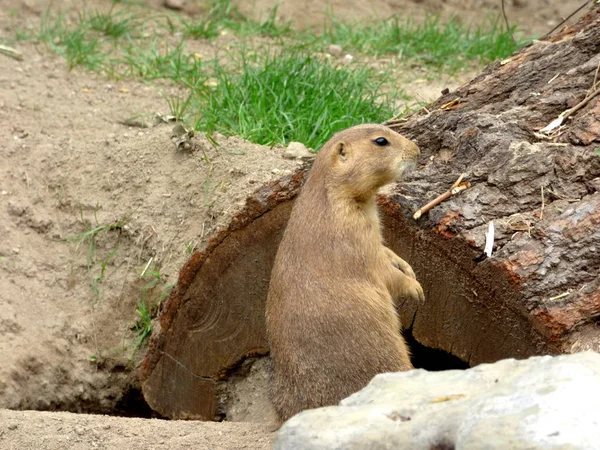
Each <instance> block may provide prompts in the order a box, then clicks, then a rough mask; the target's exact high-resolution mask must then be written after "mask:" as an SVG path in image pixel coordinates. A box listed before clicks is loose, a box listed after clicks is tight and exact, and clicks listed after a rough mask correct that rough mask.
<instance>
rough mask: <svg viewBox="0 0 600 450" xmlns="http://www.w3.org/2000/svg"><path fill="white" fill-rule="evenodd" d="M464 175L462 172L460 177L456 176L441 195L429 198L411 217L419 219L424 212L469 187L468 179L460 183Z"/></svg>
mask: <svg viewBox="0 0 600 450" xmlns="http://www.w3.org/2000/svg"><path fill="white" fill-rule="evenodd" d="M464 177H465V174H464V173H463V174H461V175H460V177H458V179H457V180H456V182H455V183H454V184H453V185H452V187H451V188H450V190H448V191H446V192H444V193H443V194H442V195H439V196H438V197H436V198H434V199H433V200H431V201H430V202H429V203H427V204H426V205H425V206H422V207H421V208H419V209H418V210H417V211H416V212H415V213H414V214H413V219H415V220H418V219H420V218H421V216H422V215H423V214H425V213H426V212H429V211H430V210H431V209H433V208H435V207H436V206H437V205H439V204H440V203H442V202H444V201H446V200H448V199H449V198H450V197H453V196H455V195H457V194H459V193H460V192H462V191H464V190H465V189H468V188H469V187H471V183H469V182H468V181H465V182H462V183H461V181H462V179H463V178H464Z"/></svg>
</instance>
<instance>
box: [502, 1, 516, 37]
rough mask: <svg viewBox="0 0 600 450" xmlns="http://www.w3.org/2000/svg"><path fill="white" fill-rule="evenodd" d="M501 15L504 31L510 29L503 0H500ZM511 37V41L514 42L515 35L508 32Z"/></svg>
mask: <svg viewBox="0 0 600 450" xmlns="http://www.w3.org/2000/svg"><path fill="white" fill-rule="evenodd" d="M502 16H503V17H504V23H505V24H506V31H509V30H510V25H509V24H508V17H506V11H505V10H504V0H502ZM510 37H511V39H512V40H513V42H514V43H515V44H516V43H517V40H516V39H515V37H514V36H513V34H512V33H511V34H510Z"/></svg>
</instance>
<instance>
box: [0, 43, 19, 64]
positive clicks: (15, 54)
mask: <svg viewBox="0 0 600 450" xmlns="http://www.w3.org/2000/svg"><path fill="white" fill-rule="evenodd" d="M0 53H3V54H5V55H6V56H8V57H10V58H13V59H16V60H18V61H23V53H21V52H20V51H19V50H16V49H14V48H12V47H7V46H6V45H1V44H0Z"/></svg>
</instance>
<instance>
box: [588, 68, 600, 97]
mask: <svg viewBox="0 0 600 450" xmlns="http://www.w3.org/2000/svg"><path fill="white" fill-rule="evenodd" d="M599 70H600V61H598V65H597V66H596V72H595V73H594V83H592V87H591V88H590V90H589V91H588V94H589V93H590V92H591V91H593V90H594V89H597V87H598V71H599Z"/></svg>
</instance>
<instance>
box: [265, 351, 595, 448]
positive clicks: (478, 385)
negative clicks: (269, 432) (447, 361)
mask: <svg viewBox="0 0 600 450" xmlns="http://www.w3.org/2000/svg"><path fill="white" fill-rule="evenodd" d="M598 405H600V354H597V353H593V352H585V353H579V354H574V355H562V356H555V357H552V356H543V357H534V358H530V359H528V360H523V361H516V360H514V359H508V360H503V361H499V362H497V363H495V364H482V365H480V366H477V367H474V368H472V369H468V370H464V371H459V370H452V371H446V372H427V371H425V370H421V369H418V370H412V371H409V372H402V373H393V374H382V375H377V376H376V377H375V378H374V379H373V380H372V381H371V383H369V385H368V386H367V387H365V388H364V389H363V390H362V391H360V392H358V393H356V394H354V395H352V396H350V397H349V398H347V399H345V400H343V401H342V402H341V403H340V406H332V407H327V408H319V409H314V410H310V411H305V412H302V413H300V414H298V415H296V416H295V417H292V418H291V419H290V420H289V421H287V422H286V423H285V424H284V425H283V427H282V428H281V429H280V431H279V433H278V435H277V438H276V442H275V447H274V448H275V449H279V450H282V449H297V450H308V449H311V450H314V449H323V450H324V449H328V450H335V449H362V448H365V449H367V448H368V449H374V450H377V449H414V450H425V449H427V450H429V449H432V448H444V449H446V448H448V449H449V448H452V449H455V450H461V449H490V450H491V449H512V450H521V449H522V450H524V449H530V450H533V449H559V448H560V449H566V448H568V449H571V450H579V449H581V450H584V449H600V438H599V436H600V431H599V430H600V408H599V407H598Z"/></svg>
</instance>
